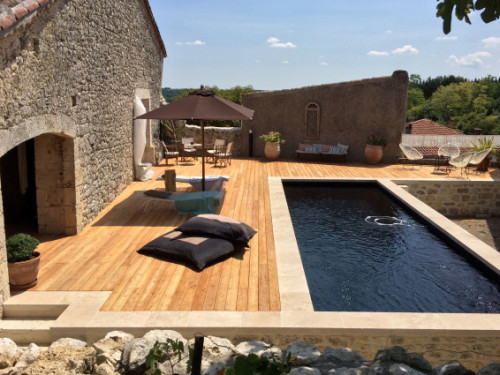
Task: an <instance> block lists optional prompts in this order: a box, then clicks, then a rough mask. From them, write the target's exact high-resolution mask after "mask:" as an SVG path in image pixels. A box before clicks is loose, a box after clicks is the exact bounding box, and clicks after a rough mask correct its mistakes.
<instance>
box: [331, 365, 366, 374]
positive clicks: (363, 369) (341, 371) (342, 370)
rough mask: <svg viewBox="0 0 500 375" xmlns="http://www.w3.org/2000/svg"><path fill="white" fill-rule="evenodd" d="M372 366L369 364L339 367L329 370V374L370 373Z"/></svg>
mask: <svg viewBox="0 0 500 375" xmlns="http://www.w3.org/2000/svg"><path fill="white" fill-rule="evenodd" d="M369 373H370V368H369V367H367V366H361V367H357V368H356V367H339V368H333V369H331V370H329V371H328V375H368V374H369Z"/></svg>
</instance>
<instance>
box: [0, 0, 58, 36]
mask: <svg viewBox="0 0 500 375" xmlns="http://www.w3.org/2000/svg"><path fill="white" fill-rule="evenodd" d="M52 2H54V0H24V1H19V2H18V4H17V5H15V6H13V7H8V6H6V5H0V33H1V32H3V31H7V30H9V29H10V28H12V27H14V26H16V24H17V23H18V22H19V21H20V20H21V19H23V18H24V17H26V16H27V15H29V14H32V13H34V12H38V11H39V10H40V9H42V8H43V7H45V6H46V5H47V4H49V3H52ZM2 34H3V33H2Z"/></svg>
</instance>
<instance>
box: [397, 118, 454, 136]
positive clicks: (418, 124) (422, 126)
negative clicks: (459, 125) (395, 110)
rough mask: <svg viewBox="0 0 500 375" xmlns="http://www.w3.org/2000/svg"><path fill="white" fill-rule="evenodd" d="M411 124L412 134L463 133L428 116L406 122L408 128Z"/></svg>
mask: <svg viewBox="0 0 500 375" xmlns="http://www.w3.org/2000/svg"><path fill="white" fill-rule="evenodd" d="M410 124H411V134H422V135H423V134H425V135H460V134H461V133H459V132H457V131H456V130H453V129H451V128H448V127H446V126H443V125H440V124H438V123H437V122H434V121H431V120H428V119H426V118H424V119H421V120H417V121H412V122H409V123H407V124H406V127H407V128H408V127H409V125H410Z"/></svg>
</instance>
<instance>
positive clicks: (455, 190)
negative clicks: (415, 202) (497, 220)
mask: <svg viewBox="0 0 500 375" xmlns="http://www.w3.org/2000/svg"><path fill="white" fill-rule="evenodd" d="M397 183H398V184H404V185H407V186H408V189H407V190H408V192H409V193H411V194H412V195H414V196H415V197H417V198H418V199H420V200H421V201H422V202H424V203H426V204H427V205H429V206H431V207H432V208H434V209H435V210H436V211H438V212H439V213H441V214H443V215H445V216H447V217H450V218H458V217H490V216H500V182H497V181H495V182H492V181H449V180H442V181H435V180H434V181H425V180H411V181H398V182H397Z"/></svg>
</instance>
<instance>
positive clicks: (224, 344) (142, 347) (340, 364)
mask: <svg viewBox="0 0 500 375" xmlns="http://www.w3.org/2000/svg"><path fill="white" fill-rule="evenodd" d="M201 336H202V334H200V333H199V332H198V333H197V334H196V336H195V337H198V338H201ZM203 336H204V335H203ZM190 337H192V336H191V335H189V336H185V335H184V336H183V335H181V334H180V333H179V332H176V331H172V330H151V331H149V332H147V333H145V334H144V335H143V336H142V337H137V336H134V335H133V334H131V333H127V332H123V331H111V332H108V333H107V334H106V336H105V337H100V338H99V339H98V340H97V341H96V342H94V343H93V344H91V345H90V344H89V343H87V342H85V341H82V340H78V339H75V338H71V337H63V338H60V339H58V340H56V341H54V342H52V343H51V344H50V346H49V347H48V348H40V347H38V345H36V344H35V343H31V344H30V345H29V346H27V347H25V348H22V347H19V346H18V345H17V344H16V343H15V342H14V341H12V340H11V339H9V338H2V339H0V366H1V367H0V369H1V370H2V371H3V373H8V374H48V373H51V374H63V373H64V374H66V373H82V374H124V373H125V374H145V373H149V372H150V371H151V369H150V364H147V360H148V357H149V353H150V351H151V350H152V349H153V347H154V346H155V344H157V343H162V344H167V343H169V341H170V342H177V343H182V347H183V349H181V350H180V351H179V352H177V355H174V354H173V353H172V351H169V352H168V353H167V350H166V348H165V347H162V346H161V347H160V348H159V349H158V351H159V353H160V354H162V355H159V356H158V358H155V361H154V362H155V366H156V368H157V373H159V374H172V373H176V374H181V375H182V374H189V373H191V371H189V372H188V359H189V357H190V355H189V354H188V352H189V351H190V350H194V351H197V350H199V351H200V357H201V358H200V357H198V358H199V360H200V362H201V363H199V364H200V366H201V369H200V370H201V371H200V372H201V373H202V374H205V375H210V374H216V373H221V372H224V371H223V370H224V369H227V368H228V367H233V366H234V367H236V365H235V361H236V358H237V357H246V356H248V355H249V354H254V355H256V356H258V357H261V358H268V359H269V362H270V363H274V364H275V365H277V364H284V365H287V366H290V370H291V371H290V372H289V373H290V374H291V375H299V374H310V375H320V374H331V375H334V374H337V375H350V374H356V375H371V374H387V375H401V374H409V375H450V374H453V375H475V374H476V373H477V375H497V374H498V373H499V372H500V363H495V361H496V360H497V359H498V358H499V357H498V355H499V354H498V352H497V353H496V354H495V353H494V350H491V347H493V348H494V347H495V344H497V343H498V340H497V341H496V342H492V343H491V346H490V348H488V349H490V351H491V352H492V353H493V355H491V356H489V355H485V358H483V359H482V360H481V362H479V363H477V365H472V366H471V365H470V364H468V363H467V361H468V360H469V359H470V357H468V356H466V355H464V353H465V352H464V347H463V346H459V347H457V348H456V349H455V348H453V349H451V347H450V349H447V350H445V351H444V352H445V353H446V357H447V358H448V359H445V358H438V359H435V360H434V361H433V360H432V359H431V358H429V352H430V351H432V350H433V349H432V348H433V346H434V345H433V344H431V345H428V346H427V347H425V348H421V350H418V351H415V350H414V349H412V348H409V347H407V346H406V345H400V344H394V343H393V344H390V343H388V345H387V346H385V347H384V346H382V347H378V348H377V349H376V351H375V352H374V354H373V355H370V356H366V355H365V354H363V353H360V352H358V351H357V350H356V349H354V348H353V347H350V346H344V345H345V341H344V340H342V339H337V338H336V337H331V339H332V340H331V342H329V343H328V345H327V346H326V347H324V348H321V347H318V346H316V345H315V344H314V343H312V342H310V341H308V338H307V337H300V338H298V339H297V340H296V341H292V342H289V343H287V344H284V345H276V343H275V342H272V341H265V340H264V341H261V340H243V341H241V342H236V341H234V340H232V341H231V340H229V339H227V338H222V337H217V336H211V335H208V336H205V337H204V338H203V342H202V346H198V347H196V346H195V340H194V338H190ZM464 339H465V340H466V342H468V340H467V338H464ZM438 343H439V342H438ZM200 344H201V342H200ZM165 346H166V345H165ZM473 346H474V347H475V348H474V350H473V351H472V352H471V356H472V357H475V356H477V355H478V354H481V353H480V352H482V351H483V350H484V349H487V348H486V347H485V346H483V345H481V344H476V345H473ZM488 346H489V345H488ZM384 348H386V349H384ZM483 348H484V349H483ZM455 350H457V351H455ZM194 358H197V356H196V354H195V356H194ZM289 358H293V360H291V361H288V359H289ZM243 359H244V358H240V359H239V360H240V361H241V362H240V367H239V369H238V370H239V371H236V372H237V373H238V374H239V373H277V372H278V371H277V370H276V367H275V368H274V370H276V371H273V368H271V367H270V366H268V364H269V362H262V361H261V362H260V368H259V370H261V371H257V370H254V371H252V370H253V369H252V368H251V366H250V362H249V361H242V360H243ZM195 363H196V359H193V372H194V367H195ZM253 364H254V365H255V362H253ZM264 369H266V370H267V372H265V371H264ZM234 370H236V369H234ZM283 373H284V372H283Z"/></svg>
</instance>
